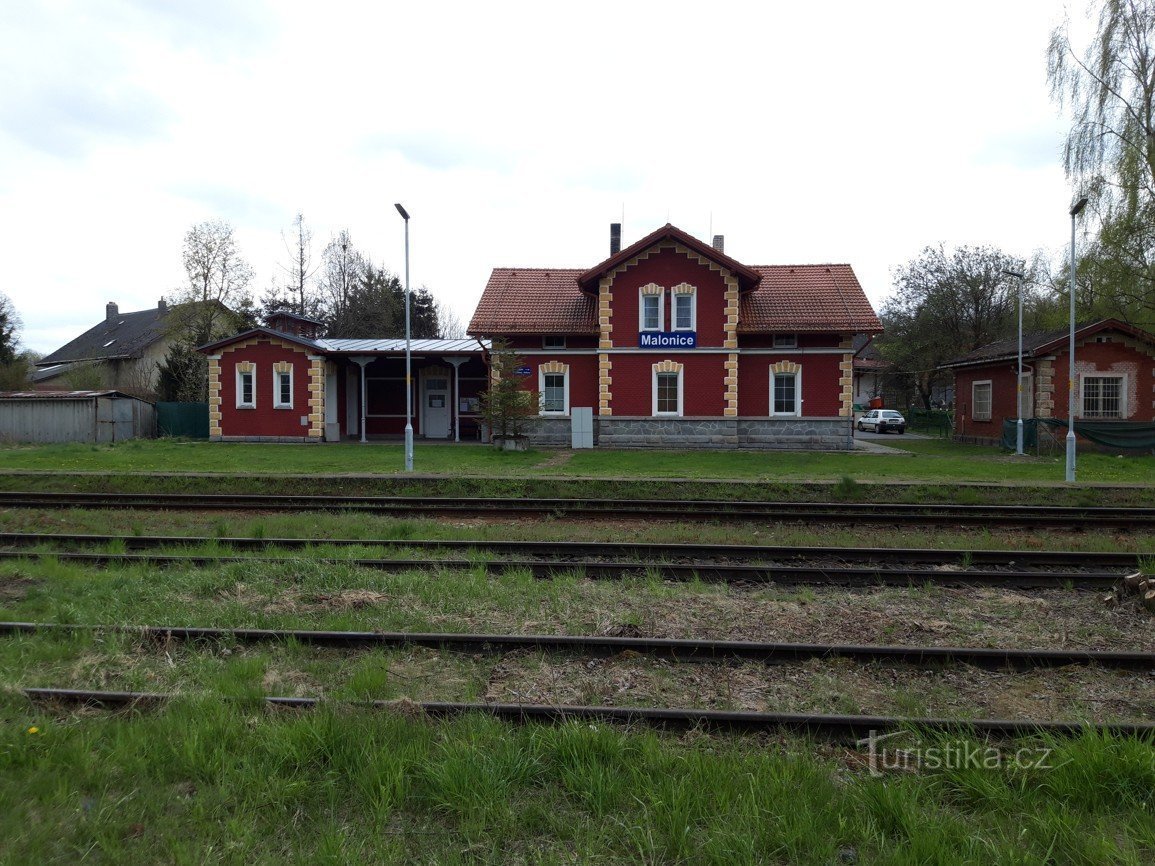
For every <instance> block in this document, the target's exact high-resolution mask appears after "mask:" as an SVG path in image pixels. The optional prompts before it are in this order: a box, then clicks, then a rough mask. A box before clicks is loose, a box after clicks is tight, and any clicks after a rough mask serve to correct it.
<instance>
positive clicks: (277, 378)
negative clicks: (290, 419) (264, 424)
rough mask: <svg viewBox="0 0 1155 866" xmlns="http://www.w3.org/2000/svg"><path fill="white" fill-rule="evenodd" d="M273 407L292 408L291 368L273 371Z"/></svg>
mask: <svg viewBox="0 0 1155 866" xmlns="http://www.w3.org/2000/svg"><path fill="white" fill-rule="evenodd" d="M278 366H280V365H278ZM273 408H274V409H292V408H293V368H292V367H289V369H288V370H276V371H275V372H274V373H273Z"/></svg>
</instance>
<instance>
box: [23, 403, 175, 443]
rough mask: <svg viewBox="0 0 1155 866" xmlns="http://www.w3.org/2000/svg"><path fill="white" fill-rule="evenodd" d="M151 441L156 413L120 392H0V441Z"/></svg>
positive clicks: (149, 406) (150, 406)
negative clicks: (149, 439) (148, 439)
mask: <svg viewBox="0 0 1155 866" xmlns="http://www.w3.org/2000/svg"><path fill="white" fill-rule="evenodd" d="M155 435H156V407H155V406H154V405H153V404H152V403H150V402H148V401H147V400H141V399H140V398H138V397H133V396H131V395H129V394H124V393H121V392H120V391H0V441H5V442H37V443H46V442H91V443H108V442H123V441H124V440H126V439H146V438H152V437H153V436H155Z"/></svg>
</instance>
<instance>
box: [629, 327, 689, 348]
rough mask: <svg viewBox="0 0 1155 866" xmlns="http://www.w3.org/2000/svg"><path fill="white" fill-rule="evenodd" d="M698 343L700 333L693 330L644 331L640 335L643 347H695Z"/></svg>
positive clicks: (640, 343) (640, 342)
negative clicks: (677, 331) (672, 331)
mask: <svg viewBox="0 0 1155 866" xmlns="http://www.w3.org/2000/svg"><path fill="white" fill-rule="evenodd" d="M697 345H698V335H697V334H695V333H693V332H680V333H669V332H666V331H643V332H642V333H641V334H639V335H638V347H639V348H642V349H693V348H694V347H696V346H697Z"/></svg>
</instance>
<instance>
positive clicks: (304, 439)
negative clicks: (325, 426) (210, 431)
mask: <svg viewBox="0 0 1155 866" xmlns="http://www.w3.org/2000/svg"><path fill="white" fill-rule="evenodd" d="M209 441H210V442H280V443H282V444H287V443H288V444H302V443H304V444H310V445H312V444H319V443H320V442H321V440H320V439H319V438H317V437H314V436H210V437H209Z"/></svg>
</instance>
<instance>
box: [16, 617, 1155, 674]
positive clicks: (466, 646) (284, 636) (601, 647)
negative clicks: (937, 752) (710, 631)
mask: <svg viewBox="0 0 1155 866" xmlns="http://www.w3.org/2000/svg"><path fill="white" fill-rule="evenodd" d="M110 632H115V633H117V634H123V635H127V636H130V637H134V638H139V639H142V640H148V641H150V642H157V643H168V642H171V641H182V642H191V643H204V642H214V643H216V642H222V641H224V642H235V643H244V644H252V643H287V642H290V641H292V642H296V643H301V644H307V645H310V646H319V647H331V648H337V649H366V648H388V649H397V648H403V647H427V648H431V649H441V650H454V651H459V652H467V653H508V652H519V651H534V652H550V653H568V654H575V655H583V656H607V655H618V654H620V653H625V652H630V653H637V654H641V655H648V656H656V657H661V658H668V659H673V660H675V661H703V660H711V659H735V660H742V661H758V662H764V663H767V664H773V663H782V662H797V661H806V660H809V659H830V658H846V659H852V660H854V661H858V662H902V663H906V664H914V665H929V664H937V663H947V662H953V663H956V664H966V665H971V666H974V667H982V668H994V669H1007V668H1010V669H1014V670H1033V669H1036V668H1048V667H1061V666H1064V665H1095V666H1098V667H1102V668H1109V669H1112V670H1138V671H1155V653H1149V652H1132V651H1119V650H1111V651H1102V650H1037V649H1032V650H1016V649H990V648H987V647H940V646H874V645H851V644H800V643H762V642H755V641H734V640H693V639H672V638H646V637H619V636H612V635H542V634H453V633H444V632H365V631H355V632H350V631H310V630H293V629H245V628H242V629H231V628H200V627H186V626H93V625H61V624H55V623H32V622H0V635H2V636H8V637H11V636H16V635H40V634H44V635H80V634H97V633H100V634H105V633H110Z"/></svg>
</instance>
